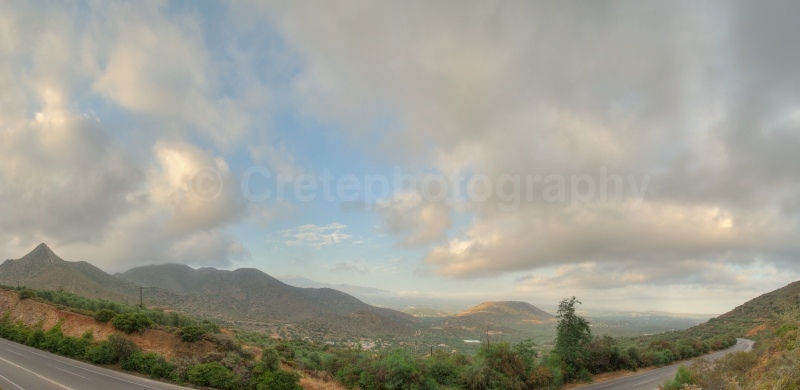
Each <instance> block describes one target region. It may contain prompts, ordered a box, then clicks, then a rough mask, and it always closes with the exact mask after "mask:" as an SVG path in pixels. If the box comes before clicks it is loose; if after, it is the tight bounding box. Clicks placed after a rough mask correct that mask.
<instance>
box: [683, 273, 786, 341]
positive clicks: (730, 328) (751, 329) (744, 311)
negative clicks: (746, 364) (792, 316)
mask: <svg viewBox="0 0 800 390" xmlns="http://www.w3.org/2000/svg"><path fill="white" fill-rule="evenodd" d="M798 307H800V281H797V282H793V283H790V284H788V285H786V286H785V287H781V288H779V289H777V290H775V291H771V292H768V293H766V294H762V295H760V296H758V297H756V298H753V299H751V300H749V301H747V302H745V303H743V304H742V305H739V306H737V307H736V308H734V309H733V310H731V311H729V312H727V313H725V314H722V315H720V316H719V317H716V318H712V319H710V320H708V322H706V323H704V324H700V325H698V326H696V327H694V328H692V329H691V330H693V331H699V332H706V333H725V334H730V335H733V336H737V337H744V336H748V337H752V336H755V334H756V333H758V332H759V331H760V330H761V329H763V328H764V327H765V326H766V324H767V323H769V322H770V321H772V320H774V319H775V317H776V316H780V315H782V314H783V313H786V312H789V311H791V310H793V309H797V308H798Z"/></svg>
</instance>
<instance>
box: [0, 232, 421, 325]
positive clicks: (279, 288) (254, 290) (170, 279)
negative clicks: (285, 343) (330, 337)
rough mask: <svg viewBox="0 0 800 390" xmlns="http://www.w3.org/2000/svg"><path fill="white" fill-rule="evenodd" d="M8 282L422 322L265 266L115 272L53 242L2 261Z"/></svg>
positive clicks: (257, 317) (198, 305) (281, 315)
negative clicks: (298, 282) (69, 255)
mask: <svg viewBox="0 0 800 390" xmlns="http://www.w3.org/2000/svg"><path fill="white" fill-rule="evenodd" d="M0 284H4V285H9V286H16V285H17V284H19V285H23V286H28V287H32V288H37V289H64V290H65V291H68V292H73V293H75V294H78V295H82V296H87V297H91V298H103V299H108V300H112V301H118V302H128V303H134V302H135V303H138V300H139V286H145V287H147V288H146V289H145V290H144V291H145V292H144V297H145V303H146V304H148V305H155V306H161V307H165V308H169V309H173V310H180V311H184V312H187V313H190V314H192V315H196V316H200V317H205V318H217V319H221V320H225V321H238V322H247V323H256V324H257V323H267V322H276V321H277V322H281V323H298V324H299V323H306V322H314V323H317V324H320V323H321V324H323V325H324V326H325V327H327V328H330V329H342V330H347V331H349V332H351V333H359V332H362V333H363V332H379V331H381V332H383V333H404V332H408V328H409V325H410V324H412V323H413V322H414V321H415V318H414V317H413V316H411V315H408V314H405V313H401V312H398V311H395V310H390V309H384V308H379V307H374V306H370V305H368V304H366V303H364V302H362V301H360V300H358V299H356V298H355V297H353V296H351V295H348V294H346V293H343V292H340V291H336V290H332V289H327V288H322V289H314V288H298V287H292V286H289V285H287V284H284V283H283V282H281V281H279V280H277V279H275V278H273V277H271V276H269V275H267V274H266V273H264V272H262V271H260V270H257V269H248V268H242V269H237V270H235V271H223V270H217V269H214V268H200V269H194V268H191V267H189V266H186V265H181V264H162V265H151V266H144V267H137V268H133V269H131V270H128V271H126V272H124V273H121V274H116V275H115V276H112V275H109V274H107V273H105V272H103V271H102V270H101V269H99V268H97V267H95V266H93V265H91V264H89V263H86V262H83V261H81V262H69V261H65V260H63V259H61V258H60V257H58V256H57V255H56V254H55V253H53V251H52V250H50V248H49V247H47V245H45V244H41V245H39V246H37V247H36V248H35V249H34V250H33V251H31V252H30V253H28V254H27V255H25V256H23V257H22V258H20V259H18V260H6V261H5V262H3V263H2V264H0ZM322 318H324V321H321V320H320V319H322ZM378 323H381V324H383V325H382V326H380V327H379V326H376V324H378ZM321 326H322V325H319V326H317V328H319V327H321ZM384 330H385V331H384Z"/></svg>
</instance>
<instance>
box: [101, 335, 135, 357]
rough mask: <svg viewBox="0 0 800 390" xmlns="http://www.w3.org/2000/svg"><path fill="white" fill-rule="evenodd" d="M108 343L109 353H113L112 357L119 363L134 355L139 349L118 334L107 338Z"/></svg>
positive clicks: (129, 340)
mask: <svg viewBox="0 0 800 390" xmlns="http://www.w3.org/2000/svg"><path fill="white" fill-rule="evenodd" d="M108 343H109V345H110V347H111V351H113V352H114V356H115V357H116V358H117V360H119V361H121V362H124V361H125V360H127V359H128V357H130V356H131V355H133V354H134V353H136V352H139V347H137V346H136V344H135V343H134V342H133V341H132V340H131V339H129V338H127V337H125V336H123V335H121V334H119V333H114V334H112V335H110V336H108Z"/></svg>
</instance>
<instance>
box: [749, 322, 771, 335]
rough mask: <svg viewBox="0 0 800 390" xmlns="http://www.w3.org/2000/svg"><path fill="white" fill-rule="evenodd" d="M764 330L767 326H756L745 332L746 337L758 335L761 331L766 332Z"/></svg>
mask: <svg viewBox="0 0 800 390" xmlns="http://www.w3.org/2000/svg"><path fill="white" fill-rule="evenodd" d="M766 329H767V324H761V325H758V326H754V327H753V328H752V329H750V330H748V331H747V336H748V337H749V336H755V335H757V334H758V332H761V331H762V330H766Z"/></svg>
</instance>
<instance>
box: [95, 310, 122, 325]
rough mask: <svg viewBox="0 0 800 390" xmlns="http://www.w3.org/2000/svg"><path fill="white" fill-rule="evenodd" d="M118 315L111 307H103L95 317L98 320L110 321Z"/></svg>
mask: <svg viewBox="0 0 800 390" xmlns="http://www.w3.org/2000/svg"><path fill="white" fill-rule="evenodd" d="M116 316H117V313H116V312H114V311H113V310H110V309H102V310H100V311H98V312H97V313H95V315H94V319H95V321H97V322H108V321H111V320H113V319H114V317H116Z"/></svg>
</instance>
